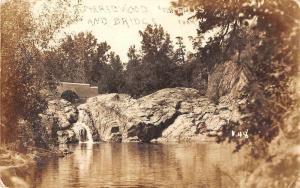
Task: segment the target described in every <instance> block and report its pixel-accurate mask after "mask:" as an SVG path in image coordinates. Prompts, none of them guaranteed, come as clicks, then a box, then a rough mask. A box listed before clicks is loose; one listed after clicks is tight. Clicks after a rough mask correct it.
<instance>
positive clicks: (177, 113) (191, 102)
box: [78, 88, 240, 142]
mask: <svg viewBox="0 0 300 188" xmlns="http://www.w3.org/2000/svg"><path fill="white" fill-rule="evenodd" d="M78 108H79V109H80V110H79V111H85V112H86V113H88V114H89V118H90V119H89V121H91V120H92V123H86V121H83V120H82V119H81V120H80V121H78V123H85V124H87V125H90V124H92V125H93V126H92V125H90V127H96V129H97V131H98V133H99V136H100V140H102V141H108V142H110V141H111V142H121V141H122V142H130V141H142V142H149V141H183V140H184V141H187V140H195V139H200V140H203V139H207V137H206V136H205V135H204V132H205V134H212V135H213V134H217V133H218V130H219V128H220V127H221V126H222V125H224V124H226V123H227V122H228V121H238V120H239V117H240V115H239V113H238V109H237V108H236V107H235V106H234V105H227V104H226V105H225V104H222V103H220V104H218V105H216V104H214V103H212V102H210V100H209V99H207V98H205V97H203V96H201V95H200V94H199V93H198V91H197V90H195V89H191V88H172V89H163V90H160V91H157V92H155V93H153V94H151V95H148V96H145V97H142V98H140V99H133V98H131V97H130V96H129V95H125V94H105V95H99V96H96V97H92V98H89V99H88V100H87V102H86V103H85V104H82V105H80V106H79V107H78ZM79 119H80V115H79Z"/></svg>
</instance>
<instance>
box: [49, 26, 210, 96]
mask: <svg viewBox="0 0 300 188" xmlns="http://www.w3.org/2000/svg"><path fill="white" fill-rule="evenodd" d="M140 36H141V49H136V47H135V46H131V47H130V48H129V50H128V53H127V56H128V62H121V60H120V57H119V55H117V54H115V53H114V52H113V51H111V50H110V46H109V44H107V43H106V42H98V41H97V39H96V38H95V36H93V35H92V34H91V33H83V32H81V33H78V34H76V35H74V36H71V35H68V36H66V37H65V38H64V39H62V40H61V43H60V45H59V46H58V47H57V48H55V49H52V50H49V51H46V52H45V53H44V63H45V64H44V65H45V67H46V69H47V71H46V73H47V78H48V79H49V83H55V82H57V81H67V82H81V83H90V84H91V85H95V86H98V88H99V93H128V94H130V95H132V96H133V97H140V96H143V95H146V94H150V93H152V92H154V91H157V90H159V89H163V88H169V87H179V86H180V87H192V88H196V89H198V90H199V91H201V92H202V94H204V93H205V91H206V85H207V75H208V74H207V67H206V66H205V64H203V63H201V61H200V60H199V59H197V56H196V55H192V54H190V55H189V56H187V54H186V49H185V45H184V44H183V40H182V37H177V38H176V43H175V44H173V43H172V41H171V40H170V35H169V34H168V33H167V32H165V31H164V29H163V28H162V27H161V26H158V25H148V26H147V27H146V29H145V30H144V31H143V32H142V31H140Z"/></svg>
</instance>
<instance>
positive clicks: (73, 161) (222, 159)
mask: <svg viewBox="0 0 300 188" xmlns="http://www.w3.org/2000/svg"><path fill="white" fill-rule="evenodd" d="M70 147H71V149H72V150H73V151H74V153H73V154H71V155H69V156H67V157H65V158H60V159H55V160H52V161H50V162H49V163H48V164H47V165H45V166H44V167H42V168H41V169H38V173H37V177H36V182H35V183H34V184H35V185H34V186H35V187H47V188H49V187H53V188H57V187H93V188H94V187H142V186H147V187H203V188H207V187H214V188H215V187H237V183H238V181H239V180H240V179H241V178H242V176H244V175H245V174H244V173H243V172H238V171H237V167H238V166H239V165H241V164H242V163H243V158H242V156H241V154H232V153H231V151H232V149H233V148H232V147H230V146H228V145H218V144H214V143H209V144H190V143H189V144H178V143H177V144H138V143H128V144H124V143H123V144H119V143H118V144H117V143H101V144H91V143H86V144H84V143H82V144H80V145H77V146H70Z"/></svg>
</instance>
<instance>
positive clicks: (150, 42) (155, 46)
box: [140, 25, 175, 94]
mask: <svg viewBox="0 0 300 188" xmlns="http://www.w3.org/2000/svg"><path fill="white" fill-rule="evenodd" d="M140 35H141V37H142V41H141V50H142V70H143V72H144V77H143V78H142V80H141V81H142V85H143V87H144V93H143V94H149V93H151V92H153V91H156V90H158V89H162V88H166V87H170V86H171V85H172V83H174V82H172V78H173V74H172V72H173V70H174V66H175V64H174V63H173V61H172V56H173V54H174V53H173V46H172V42H171V40H170V35H169V34H168V33H165V31H164V29H163V28H162V27H161V26H158V25H154V26H152V25H148V26H147V27H146V29H145V30H144V32H141V31H140Z"/></svg>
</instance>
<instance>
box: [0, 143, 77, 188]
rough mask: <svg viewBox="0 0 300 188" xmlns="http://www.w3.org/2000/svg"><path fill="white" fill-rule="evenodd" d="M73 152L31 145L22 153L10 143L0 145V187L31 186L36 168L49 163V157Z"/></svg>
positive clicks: (65, 149)
mask: <svg viewBox="0 0 300 188" xmlns="http://www.w3.org/2000/svg"><path fill="white" fill-rule="evenodd" d="M70 153H71V152H70V151H69V150H68V149H67V148H66V147H63V148H62V149H51V150H46V149H42V148H35V147H29V148H27V151H26V153H20V152H18V151H16V150H15V149H12V148H10V146H8V145H2V146H0V187H1V188H2V187H4V186H7V187H18V188H19V187H22V188H27V187H28V188H29V187H31V186H30V182H32V181H33V180H32V177H34V173H35V170H34V169H35V168H36V167H37V166H39V165H43V164H44V163H47V161H48V160H49V159H53V158H59V157H64V156H66V155H67V154H70Z"/></svg>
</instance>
